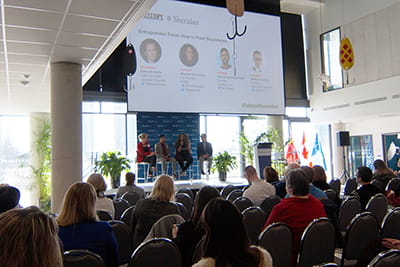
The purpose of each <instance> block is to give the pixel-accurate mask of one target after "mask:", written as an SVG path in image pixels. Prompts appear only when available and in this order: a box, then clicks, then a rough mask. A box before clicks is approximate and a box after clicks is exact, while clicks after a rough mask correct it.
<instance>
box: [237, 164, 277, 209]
mask: <svg viewBox="0 0 400 267" xmlns="http://www.w3.org/2000/svg"><path fill="white" fill-rule="evenodd" d="M244 175H245V177H246V179H247V181H248V182H249V184H250V187H249V188H247V189H246V190H245V191H244V192H243V196H244V197H247V198H248V199H250V200H251V202H252V203H253V205H255V206H259V205H261V203H262V202H263V201H264V200H265V198H266V197H268V196H272V195H275V193H276V191H275V187H274V186H273V185H272V184H270V183H268V182H266V181H264V180H261V179H260V178H259V177H258V175H257V171H256V169H255V168H254V167H253V166H247V167H246V168H245V169H244Z"/></svg>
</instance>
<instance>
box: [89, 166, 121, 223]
mask: <svg viewBox="0 0 400 267" xmlns="http://www.w3.org/2000/svg"><path fill="white" fill-rule="evenodd" d="M87 182H88V183H89V184H91V185H92V186H93V187H94V189H95V190H96V194H97V199H96V210H104V211H107V212H108V213H109V214H110V215H111V218H114V213H115V211H114V204H113V201H112V200H111V199H109V198H108V197H106V196H105V195H104V192H105V191H106V190H107V184H106V181H105V180H104V177H103V175H101V174H100V173H92V174H91V175H90V176H89V178H88V179H87Z"/></svg>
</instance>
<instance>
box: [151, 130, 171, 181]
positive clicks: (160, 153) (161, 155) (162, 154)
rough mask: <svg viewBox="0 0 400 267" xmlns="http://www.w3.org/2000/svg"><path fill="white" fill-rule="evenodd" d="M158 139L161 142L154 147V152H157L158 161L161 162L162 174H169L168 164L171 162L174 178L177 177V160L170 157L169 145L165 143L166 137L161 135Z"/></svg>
mask: <svg viewBox="0 0 400 267" xmlns="http://www.w3.org/2000/svg"><path fill="white" fill-rule="evenodd" d="M158 138H159V141H160V142H158V143H157V144H155V145H154V150H155V152H156V156H157V161H159V162H161V170H162V171H161V172H162V174H167V171H166V169H167V162H171V165H172V176H173V177H176V174H175V172H176V166H175V165H176V160H175V158H171V157H170V152H169V146H168V144H167V143H165V140H166V138H165V135H163V134H160V136H159V137H158Z"/></svg>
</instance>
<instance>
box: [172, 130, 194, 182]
mask: <svg viewBox="0 0 400 267" xmlns="http://www.w3.org/2000/svg"><path fill="white" fill-rule="evenodd" d="M175 159H176V161H177V162H178V164H179V166H180V167H181V170H182V171H181V176H186V170H187V168H189V166H190V165H191V164H192V163H193V157H192V150H191V149H190V141H189V138H188V136H187V135H186V134H180V135H179V136H178V139H176V142H175ZM185 161H186V164H184V162H185Z"/></svg>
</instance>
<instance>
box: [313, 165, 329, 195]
mask: <svg viewBox="0 0 400 267" xmlns="http://www.w3.org/2000/svg"><path fill="white" fill-rule="evenodd" d="M312 170H313V179H312V184H313V185H314V186H316V187H318V188H319V189H321V190H322V191H325V190H328V189H330V186H329V184H328V183H327V182H326V179H327V178H326V173H325V170H324V168H322V167H321V166H319V165H315V166H313V167H312Z"/></svg>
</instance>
